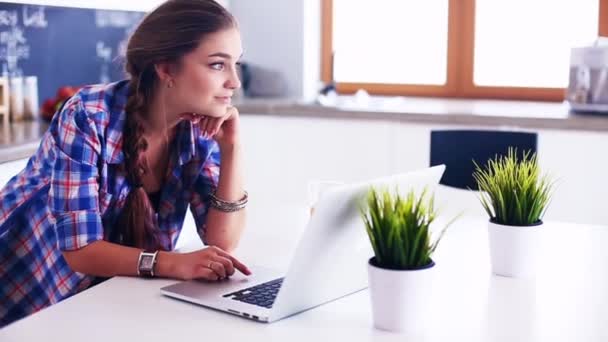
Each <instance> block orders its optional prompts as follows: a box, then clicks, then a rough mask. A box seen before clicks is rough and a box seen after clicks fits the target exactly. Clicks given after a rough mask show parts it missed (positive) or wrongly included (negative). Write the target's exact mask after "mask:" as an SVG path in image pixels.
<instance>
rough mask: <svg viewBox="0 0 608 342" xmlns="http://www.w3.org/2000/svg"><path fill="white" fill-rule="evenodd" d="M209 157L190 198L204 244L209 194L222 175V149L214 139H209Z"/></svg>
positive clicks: (205, 242) (197, 178)
mask: <svg viewBox="0 0 608 342" xmlns="http://www.w3.org/2000/svg"><path fill="white" fill-rule="evenodd" d="M207 146H208V147H207V149H206V150H207V158H206V159H205V161H204V162H203V165H202V168H201V171H200V172H199V173H198V175H197V176H196V180H195V181H194V189H193V190H194V191H192V197H191V198H190V211H191V212H192V215H193V216H194V222H195V223H196V230H197V232H198V235H199V236H200V238H201V240H202V241H203V243H204V244H207V240H206V238H205V231H206V228H207V224H206V223H207V212H208V211H209V194H210V193H211V191H213V190H214V189H215V188H217V184H218V182H219V176H220V149H219V146H218V144H217V143H216V142H215V141H213V140H208V141H207Z"/></svg>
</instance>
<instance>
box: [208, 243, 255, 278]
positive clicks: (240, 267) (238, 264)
mask: <svg viewBox="0 0 608 342" xmlns="http://www.w3.org/2000/svg"><path fill="white" fill-rule="evenodd" d="M216 252H217V254H218V255H219V256H222V257H224V258H227V259H229V260H230V261H232V265H233V266H234V267H235V268H236V269H237V270H239V271H241V273H243V274H244V275H251V271H250V270H249V268H248V267H247V266H245V264H243V263H242V262H240V261H239V260H237V258H235V257H233V256H232V255H230V254H228V253H226V252H224V251H223V250H221V249H219V248H218V249H217V250H216Z"/></svg>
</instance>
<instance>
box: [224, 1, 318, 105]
mask: <svg viewBox="0 0 608 342" xmlns="http://www.w3.org/2000/svg"><path fill="white" fill-rule="evenodd" d="M230 11H231V12H232V13H233V14H234V15H235V16H236V17H237V19H238V21H239V25H240V28H241V35H242V38H243V49H244V52H245V54H244V56H243V60H244V61H247V62H250V63H252V64H256V65H258V66H260V67H263V68H268V69H273V70H276V71H279V72H280V73H282V74H283V76H284V77H285V80H286V82H287V87H288V89H287V94H288V96H290V97H297V98H305V99H310V98H312V97H313V96H314V95H315V94H316V92H317V90H318V83H319V79H320V62H319V61H320V46H321V38H320V37H321V34H320V1H316V0H315V1H311V0H288V1H286V0H256V1H252V0H231V1H230Z"/></svg>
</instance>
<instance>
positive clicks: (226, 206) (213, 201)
mask: <svg viewBox="0 0 608 342" xmlns="http://www.w3.org/2000/svg"><path fill="white" fill-rule="evenodd" d="M209 199H210V201H209V203H210V205H211V207H212V208H215V209H217V210H219V211H223V212H227V213H229V212H234V211H238V210H241V209H243V208H245V207H246V206H247V202H248V201H249V194H248V193H247V191H245V195H244V196H243V198H241V199H240V200H238V201H235V202H230V201H226V200H223V199H220V198H218V197H217V196H216V195H215V191H213V192H211V193H210V194H209Z"/></svg>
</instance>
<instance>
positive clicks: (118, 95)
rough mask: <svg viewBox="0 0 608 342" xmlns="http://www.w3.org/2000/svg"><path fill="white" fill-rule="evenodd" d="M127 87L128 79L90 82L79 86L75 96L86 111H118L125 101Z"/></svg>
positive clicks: (121, 108)
mask: <svg viewBox="0 0 608 342" xmlns="http://www.w3.org/2000/svg"><path fill="white" fill-rule="evenodd" d="M128 88H129V87H128V80H122V81H118V82H113V83H106V84H92V85H87V86H84V87H82V88H80V90H78V92H77V93H76V94H75V97H76V99H77V100H78V101H79V102H80V103H79V104H80V105H81V106H82V107H81V108H82V109H84V110H85V111H87V113H90V114H99V113H105V114H114V113H120V112H121V111H123V110H124V107H125V105H126V103H127V97H128Z"/></svg>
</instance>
